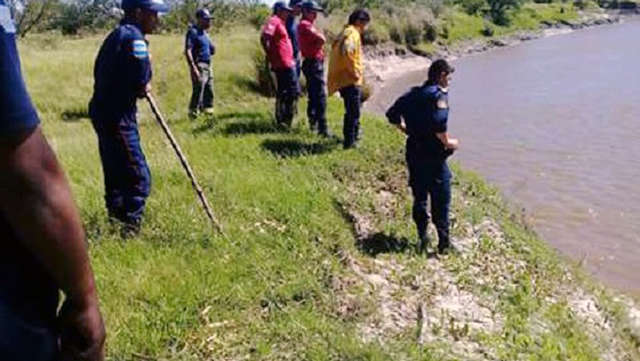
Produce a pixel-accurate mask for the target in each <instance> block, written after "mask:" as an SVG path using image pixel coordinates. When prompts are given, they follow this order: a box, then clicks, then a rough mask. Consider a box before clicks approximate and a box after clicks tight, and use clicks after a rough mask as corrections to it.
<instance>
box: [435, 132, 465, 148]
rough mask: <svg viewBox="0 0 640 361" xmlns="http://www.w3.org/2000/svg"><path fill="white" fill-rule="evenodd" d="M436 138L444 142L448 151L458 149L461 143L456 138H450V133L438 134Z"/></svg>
mask: <svg viewBox="0 0 640 361" xmlns="http://www.w3.org/2000/svg"><path fill="white" fill-rule="evenodd" d="M436 137H438V139H440V141H441V142H442V144H443V145H444V147H445V148H446V149H451V150H456V149H458V146H459V144H460V141H459V140H458V139H456V138H451V137H449V133H447V132H442V133H436Z"/></svg>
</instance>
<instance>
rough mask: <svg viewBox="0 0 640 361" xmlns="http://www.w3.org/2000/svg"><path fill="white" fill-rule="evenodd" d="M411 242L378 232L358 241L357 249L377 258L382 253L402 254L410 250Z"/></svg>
mask: <svg viewBox="0 0 640 361" xmlns="http://www.w3.org/2000/svg"><path fill="white" fill-rule="evenodd" d="M409 246H410V244H409V240H408V239H406V238H396V237H394V236H392V235H388V234H384V233H382V232H378V233H375V234H372V235H370V236H369V237H367V238H362V239H358V240H357V241H356V247H358V249H359V250H360V251H362V253H365V254H367V255H369V256H371V257H375V256H377V255H379V254H380V253H402V252H404V251H406V250H407V249H408V248H409Z"/></svg>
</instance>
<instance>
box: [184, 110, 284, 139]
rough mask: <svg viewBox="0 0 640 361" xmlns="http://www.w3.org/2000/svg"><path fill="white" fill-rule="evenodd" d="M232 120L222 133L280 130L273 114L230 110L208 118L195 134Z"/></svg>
mask: <svg viewBox="0 0 640 361" xmlns="http://www.w3.org/2000/svg"><path fill="white" fill-rule="evenodd" d="M229 120H230V121H232V122H233V123H230V124H226V125H225V127H224V128H223V129H222V133H224V134H226V135H242V134H267V133H276V132H278V127H277V126H276V125H275V124H274V123H273V121H272V119H271V116H270V115H269V114H267V113H264V112H229V113H223V114H220V115H215V116H213V117H209V118H207V119H206V120H205V121H204V122H203V123H202V124H201V125H199V126H198V127H197V128H195V129H194V130H193V133H194V134H200V133H204V132H208V131H210V130H213V129H214V128H215V127H216V125H219V124H220V123H221V122H223V121H229Z"/></svg>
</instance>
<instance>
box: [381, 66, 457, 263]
mask: <svg viewBox="0 0 640 361" xmlns="http://www.w3.org/2000/svg"><path fill="white" fill-rule="evenodd" d="M453 71H454V69H453V67H451V66H450V65H449V64H448V63H447V62H446V61H445V60H443V59H439V60H436V61H434V62H433V63H432V64H431V66H430V67H429V78H428V80H427V82H426V83H424V84H423V85H422V86H418V87H414V88H412V89H411V90H410V91H409V92H407V93H405V94H404V95H402V96H401V97H400V98H398V99H397V100H396V102H395V103H394V104H393V105H392V106H391V108H389V110H388V111H387V113H386V116H387V118H388V120H389V122H390V123H391V124H394V125H395V126H397V127H398V128H399V129H400V130H401V131H403V132H404V133H406V134H407V136H408V137H407V144H406V159H407V166H408V168H409V186H410V187H411V190H412V193H413V198H414V201H413V212H412V213H413V219H414V221H415V223H416V227H417V230H418V239H419V240H418V250H419V251H420V252H423V251H426V249H427V246H428V244H429V238H428V236H427V225H428V222H429V214H428V212H427V200H428V197H429V196H430V197H431V215H432V217H433V223H434V224H435V226H436V230H437V233H438V241H439V242H438V253H440V254H444V253H448V252H450V251H451V250H455V248H454V247H453V245H452V244H451V242H450V239H449V205H450V203H451V172H450V171H449V167H448V166H447V157H448V156H449V155H451V154H452V153H453V151H454V150H456V149H458V143H459V142H458V140H457V139H454V138H451V137H449V134H448V133H447V121H448V116H449V99H448V87H449V82H450V80H451V74H452V73H453Z"/></svg>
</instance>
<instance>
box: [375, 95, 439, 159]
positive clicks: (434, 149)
mask: <svg viewBox="0 0 640 361" xmlns="http://www.w3.org/2000/svg"><path fill="white" fill-rule="evenodd" d="M386 115H387V118H388V119H389V122H390V123H392V124H400V122H401V121H402V120H403V119H404V122H405V125H406V127H407V135H408V138H407V155H408V156H416V157H419V158H422V159H434V160H442V159H446V157H447V156H448V155H450V152H449V151H447V150H446V149H445V147H444V145H443V144H442V142H441V141H440V139H438V137H437V136H436V133H443V132H446V131H447V119H448V116H449V99H448V95H447V93H446V92H445V91H443V90H442V89H441V88H440V87H438V86H437V85H430V84H427V83H425V84H423V85H422V86H419V87H414V88H412V89H411V90H409V91H408V92H407V93H405V94H404V95H402V96H401V97H400V98H398V100H396V102H395V103H394V104H393V105H392V106H391V108H389V110H388V111H387V114H386Z"/></svg>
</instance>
